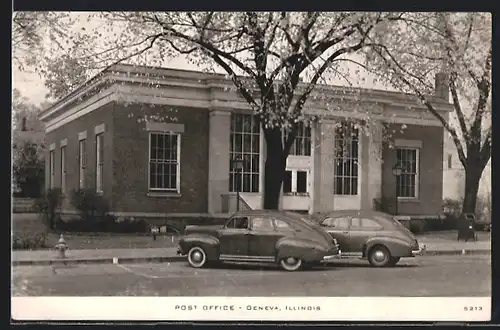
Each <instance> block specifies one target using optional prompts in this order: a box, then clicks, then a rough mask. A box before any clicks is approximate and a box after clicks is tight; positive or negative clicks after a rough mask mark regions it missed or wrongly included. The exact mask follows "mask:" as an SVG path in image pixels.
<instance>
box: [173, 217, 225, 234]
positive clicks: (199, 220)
mask: <svg viewBox="0 0 500 330" xmlns="http://www.w3.org/2000/svg"><path fill="white" fill-rule="evenodd" d="M226 222H227V218H223V217H220V218H216V217H208V216H205V217H189V218H188V217H186V218H170V219H168V220H167V223H166V225H167V226H170V227H172V228H174V229H175V230H177V231H178V232H179V233H181V234H183V233H184V229H185V228H186V227H187V226H191V225H199V226H203V225H206V226H211V225H224V224H225V223H226Z"/></svg>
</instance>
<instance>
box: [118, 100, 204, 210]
mask: <svg viewBox="0 0 500 330" xmlns="http://www.w3.org/2000/svg"><path fill="white" fill-rule="evenodd" d="M145 115H149V116H153V115H158V116H159V117H161V118H163V119H162V121H164V122H173V123H178V124H184V133H182V135H181V155H180V163H181V167H180V196H168V197H167V196H151V195H148V155H149V135H148V132H147V131H146V125H145V123H144V122H138V119H139V118H144V116H145ZM113 120H114V124H113V125H114V126H113V127H114V135H113V138H114V154H113V166H112V169H113V178H114V180H113V198H112V205H111V206H112V209H113V210H114V211H117V212H154V213H203V212H207V209H208V200H207V193H208V186H207V185H208V130H209V128H208V110H205V109H194V108H172V107H167V106H158V105H155V106H150V105H145V104H132V105H127V106H126V105H124V104H116V105H115V108H114V111H113Z"/></svg>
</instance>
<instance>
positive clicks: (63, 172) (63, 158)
mask: <svg viewBox="0 0 500 330" xmlns="http://www.w3.org/2000/svg"><path fill="white" fill-rule="evenodd" d="M65 191H66V146H62V147H61V192H62V193H64V192H65Z"/></svg>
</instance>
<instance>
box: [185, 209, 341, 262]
mask: <svg viewBox="0 0 500 330" xmlns="http://www.w3.org/2000/svg"><path fill="white" fill-rule="evenodd" d="M177 253H178V254H180V255H186V256H187V260H188V262H189V264H190V265H191V266H192V267H194V268H200V267H203V266H205V265H206V264H207V263H214V262H259V263H276V264H278V265H280V266H281V268H283V269H284V270H287V271H295V270H299V269H300V268H302V267H304V266H308V265H314V264H319V263H321V262H323V261H327V260H330V259H333V258H336V257H338V256H339V253H340V251H339V248H338V245H337V242H336V241H335V239H333V238H332V237H331V236H330V235H329V234H328V233H327V232H326V231H325V230H324V229H323V228H322V227H320V226H318V224H317V223H315V222H311V221H310V220H309V219H307V218H305V217H302V216H301V215H299V214H296V213H292V212H280V211H262V210H252V211H241V212H237V213H235V214H234V215H233V216H231V218H230V219H229V220H228V221H227V223H226V224H225V225H223V226H220V225H219V226H187V227H186V229H185V234H184V236H183V237H182V238H181V239H180V240H179V247H178V250H177Z"/></svg>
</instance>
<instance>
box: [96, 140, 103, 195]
mask: <svg viewBox="0 0 500 330" xmlns="http://www.w3.org/2000/svg"><path fill="white" fill-rule="evenodd" d="M95 150H96V152H95V162H96V167H95V168H96V172H95V179H96V180H95V181H96V182H95V188H96V189H95V190H96V192H98V193H102V192H103V168H104V133H100V134H97V135H96V136H95Z"/></svg>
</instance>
